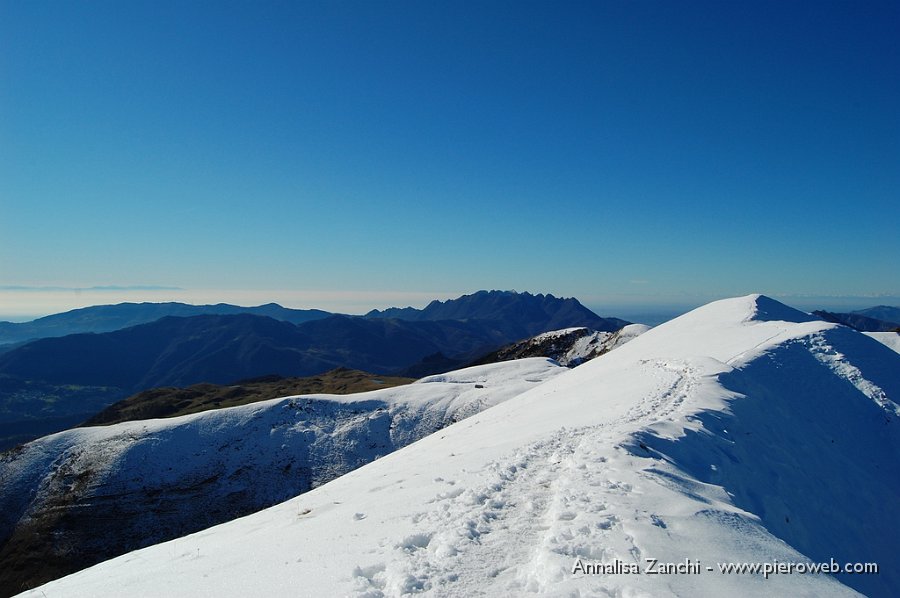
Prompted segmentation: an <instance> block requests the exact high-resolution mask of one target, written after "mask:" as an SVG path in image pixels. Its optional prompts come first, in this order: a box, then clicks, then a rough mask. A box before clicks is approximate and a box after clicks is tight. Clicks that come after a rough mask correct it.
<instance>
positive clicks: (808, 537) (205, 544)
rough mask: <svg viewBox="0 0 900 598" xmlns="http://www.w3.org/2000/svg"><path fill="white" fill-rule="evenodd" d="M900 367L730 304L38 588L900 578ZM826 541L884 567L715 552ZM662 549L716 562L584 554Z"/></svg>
mask: <svg viewBox="0 0 900 598" xmlns="http://www.w3.org/2000/svg"><path fill="white" fill-rule="evenodd" d="M898 371H900V355H898V354H897V353H895V352H893V351H891V350H889V349H888V348H886V347H884V346H883V345H881V344H879V343H877V342H876V341H874V340H872V339H870V338H868V337H866V336H864V335H862V334H859V333H856V332H854V331H852V330H848V329H846V328H843V327H839V326H835V325H833V324H828V323H825V322H821V321H812V320H809V319H808V317H807V316H806V315H805V314H802V312H797V311H796V310H791V309H790V308H788V307H787V306H783V305H781V304H779V303H777V302H774V301H772V300H771V299H768V298H766V297H762V296H758V295H751V296H748V297H740V298H736V299H730V300H725V301H718V302H715V303H712V304H709V305H707V306H704V307H702V308H700V309H698V310H695V311H693V312H691V313H689V314H685V315H684V316H682V317H680V318H677V319H675V320H672V321H670V322H667V323H665V324H662V325H660V326H658V327H656V328H653V329H651V330H649V331H647V332H646V333H644V334H642V335H640V336H639V337H638V338H635V339H634V340H632V341H631V342H629V343H628V344H626V345H624V346H622V347H620V348H618V349H616V350H615V351H612V352H610V353H608V354H605V355H603V356H601V357H599V358H597V359H594V360H592V361H590V362H588V363H586V364H584V365H582V366H579V367H578V368H575V369H572V370H568V371H566V373H564V374H563V375H559V376H556V377H554V378H553V379H551V380H548V381H546V382H544V383H543V384H540V385H537V386H535V387H534V388H533V389H531V390H528V391H526V392H524V393H523V394H521V395H519V396H516V397H514V398H511V399H510V400H507V401H505V402H503V403H501V404H498V405H497V406H495V407H492V408H490V409H487V410H485V411H482V412H481V413H479V414H477V415H474V416H472V417H470V418H468V419H466V420H464V421H461V422H459V423H457V424H455V425H452V426H450V427H448V428H445V429H444V430H442V431H441V432H440V433H439V434H434V435H431V436H428V437H426V438H423V439H422V440H420V441H418V442H415V443H413V444H411V445H409V446H407V447H405V448H403V449H400V450H398V451H396V452H394V453H392V454H391V455H388V456H386V457H384V458H382V459H379V460H377V461H375V462H373V463H371V464H369V465H366V466H364V467H361V468H359V469H357V470H355V471H353V472H351V473H349V474H347V475H345V476H342V477H340V478H337V479H335V480H333V481H332V482H329V483H327V484H324V485H323V486H321V487H319V488H316V489H314V490H312V491H311V492H309V493H306V494H304V495H302V496H300V497H298V498H296V499H292V500H289V501H287V502H285V503H283V504H280V505H277V506H275V507H272V508H270V509H266V510H265V511H262V512H260V513H257V514H255V515H252V516H249V517H246V518H243V519H241V520H238V521H234V522H231V523H228V524H224V525H221V526H218V527H215V528H212V529H209V530H206V531H204V532H200V533H198V534H194V535H191V536H188V537H185V538H181V539H179V540H177V541H174V542H168V543H165V544H162V545H158V546H154V547H151V548H148V549H145V550H142V551H138V552H135V553H131V554H129V555H125V556H123V557H120V558H117V559H114V560H111V561H108V562H106V563H103V564H101V565H98V566H96V567H93V568H91V569H88V570H86V571H83V572H80V573H78V574H75V575H73V576H70V577H68V578H65V579H62V580H59V581H58V582H54V583H50V584H47V585H46V586H44V587H42V588H40V589H38V590H36V591H35V592H33V593H32V594H30V595H34V596H41V595H42V593H43V594H46V595H47V596H54V595H60V594H61V595H66V596H102V595H110V596H113V595H123V594H129V595H130V594H143V595H147V594H158V595H170V596H179V595H181V596H193V595H196V594H198V593H205V594H209V595H217V596H219V595H221V596H240V595H259V594H266V595H291V594H293V593H296V592H297V591H298V590H299V589H302V590H299V591H302V592H303V593H305V594H309V595H328V596H331V595H356V596H369V597H373V596H401V595H405V594H413V593H424V594H425V595H433V596H470V595H475V594H481V595H505V596H512V595H516V596H518V595H528V594H535V595H537V594H539V595H581V596H605V595H614V596H625V595H634V596H638V595H650V596H726V595H741V596H766V597H770V596H850V595H857V594H856V592H855V591H854V589H856V590H859V591H862V592H864V593H865V594H867V595H872V596H889V595H895V594H896V590H897V588H898V587H900V573H898V572H900V568H898V566H897V565H898V557H897V555H898V554H900V520H898V518H897V517H896V504H897V502H898V498H900V476H898V475H897V473H898V471H897V469H898V465H897V464H898V463H900V429H898V423H897V422H898V420H897V418H896V417H894V416H893V415H892V414H891V413H890V409H888V407H889V404H888V403H886V402H885V401H890V402H891V403H895V402H896V401H897V400H898V397H900V377H898V375H897V372H898ZM421 386H425V387H427V386H428V384H423V385H421ZM830 558H834V559H835V560H836V561H838V562H839V563H852V562H871V563H878V564H879V566H880V572H879V574H877V575H837V576H834V577H832V576H825V575H810V574H806V575H804V574H794V575H771V576H769V578H768V579H763V578H762V577H761V576H759V575H750V574H743V575H741V574H723V573H720V572H719V571H718V569H717V565H718V563H744V562H747V563H772V562H773V561H774V560H777V561H779V562H791V563H808V562H828V560H829V559H830ZM652 560H656V561H658V562H661V563H685V562H687V563H694V562H696V563H698V565H697V566H698V568H699V571H698V572H697V573H696V574H694V573H691V574H685V575H647V574H624V573H618V574H617V573H605V574H597V575H593V574H586V573H584V571H583V570H579V569H578V568H577V563H579V562H582V563H588V564H594V565H595V566H605V567H608V568H614V567H615V566H616V564H625V565H628V566H638V567H639V568H640V569H641V570H642V571H643V570H645V569H646V567H647V566H648V565H649V564H650V562H651V561H652ZM706 567H711V568H712V569H713V570H712V571H710V570H707V568H706ZM845 584H846V585H845ZM851 588H854V589H851Z"/></svg>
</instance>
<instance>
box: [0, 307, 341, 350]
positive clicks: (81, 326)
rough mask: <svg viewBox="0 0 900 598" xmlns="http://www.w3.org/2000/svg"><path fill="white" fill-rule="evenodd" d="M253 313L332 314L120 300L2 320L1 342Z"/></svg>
mask: <svg viewBox="0 0 900 598" xmlns="http://www.w3.org/2000/svg"><path fill="white" fill-rule="evenodd" d="M245 313H246V314H253V315H257V316H268V317H270V318H273V319H275V320H281V321H284V322H290V323H292V324H300V323H302V322H309V321H311V320H317V319H321V318H327V317H328V316H330V315H332V314H331V313H329V312H327V311H322V310H320V309H290V308H287V307H282V306H280V305H278V304H277V303H267V304H265V305H259V306H256V307H241V306H239V305H231V304H228V303H217V304H215V305H189V304H187V303H176V302H168V303H118V304H115V305H95V306H92V307H83V308H80V309H73V310H71V311H67V312H64V313H59V314H53V315H49V316H45V317H43V318H38V319H36V320H32V321H31V322H18V323H17V322H0V345H3V344H11V343H20V342H23V341H29V340H35V339H39V338H49V337H59V336H67V335H69V334H80V333H85V332H112V331H114V330H121V329H123V328H129V327H131V326H137V325H139V324H147V323H149V322H154V321H156V320H159V319H160V318H164V317H166V316H179V317H188V316H198V315H235V314H245Z"/></svg>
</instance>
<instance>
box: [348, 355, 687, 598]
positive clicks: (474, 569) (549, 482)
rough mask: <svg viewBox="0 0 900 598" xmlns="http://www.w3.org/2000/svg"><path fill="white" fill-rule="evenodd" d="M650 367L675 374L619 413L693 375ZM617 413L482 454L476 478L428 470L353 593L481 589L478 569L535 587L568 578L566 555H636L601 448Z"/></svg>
mask: <svg viewBox="0 0 900 598" xmlns="http://www.w3.org/2000/svg"><path fill="white" fill-rule="evenodd" d="M652 367H653V368H660V369H665V370H668V371H672V372H675V373H676V374H677V380H676V381H675V382H674V383H673V384H672V385H671V386H670V387H665V386H664V387H663V388H662V389H661V391H660V392H659V393H658V394H654V395H652V396H649V397H647V398H646V399H645V400H644V401H642V403H641V404H640V405H638V406H636V407H635V408H633V409H632V410H630V411H629V412H628V413H627V414H626V415H625V416H624V417H623V418H622V420H623V421H625V422H639V421H640V420H650V419H651V418H653V419H655V418H659V417H667V416H669V415H671V413H673V412H674V411H675V410H677V408H678V406H679V405H680V404H681V403H682V402H683V399H684V396H685V393H687V392H688V391H689V389H690V387H691V386H692V385H693V384H694V378H693V376H692V374H693V372H691V371H690V370H689V369H688V368H686V367H684V366H681V365H678V364H671V363H654V364H652ZM617 423H619V422H612V423H610V424H604V425H600V426H591V427H587V428H581V429H578V430H567V429H561V430H559V431H558V432H556V433H555V434H554V435H553V436H552V437H551V438H549V439H547V440H544V441H540V442H537V443H534V444H532V445H530V446H528V447H525V448H523V449H522V450H520V451H519V452H517V453H516V454H515V455H514V456H513V457H512V458H510V459H507V460H504V461H503V462H493V463H491V464H490V465H489V466H488V468H487V469H488V471H489V476H488V481H487V482H486V483H485V484H484V485H483V486H482V487H480V488H463V487H461V486H458V485H457V484H456V483H455V482H454V481H452V480H444V479H442V478H436V479H435V480H434V481H435V482H436V483H437V484H439V485H440V486H442V487H443V488H442V490H441V491H440V492H438V494H437V495H436V496H435V498H434V499H433V500H432V501H431V504H430V505H429V508H428V509H427V510H425V511H423V512H420V513H417V514H416V515H414V516H413V517H412V523H414V524H415V526H416V528H418V529H420V530H422V531H419V532H416V533H414V534H411V535H409V536H407V537H405V538H403V539H402V540H400V541H399V542H396V541H395V542H394V546H393V550H392V554H391V558H390V559H389V561H388V562H387V563H379V564H376V565H373V566H370V567H356V569H355V570H354V571H353V577H354V578H355V580H356V583H357V587H356V589H357V591H358V593H359V594H358V595H359V596H362V597H365V598H380V597H383V596H402V595H404V594H413V593H421V592H427V593H435V594H443V593H459V591H461V590H462V589H463V587H461V586H465V593H466V594H468V595H472V594H473V593H477V592H479V591H483V590H479V589H478V588H479V587H484V581H485V580H488V579H492V580H493V581H494V582H497V583H500V584H501V585H500V586H497V585H493V587H494V588H497V587H502V588H504V589H505V591H507V592H509V593H513V594H515V593H524V592H527V593H532V592H533V593H539V592H543V591H546V590H547V589H548V588H549V587H551V586H552V584H554V583H556V582H559V581H562V580H564V579H566V578H568V577H569V576H570V575H571V567H572V564H573V562H574V560H575V559H576V558H581V559H584V560H586V561H587V560H590V561H598V562H613V561H614V560H615V559H619V560H622V561H626V562H640V559H641V551H640V549H639V548H638V547H637V546H636V545H635V543H634V541H633V539H632V538H631V536H629V535H628V534H627V533H626V532H625V531H624V529H623V526H622V521H623V519H625V518H627V517H632V516H634V513H633V512H632V513H621V512H614V510H615V507H614V506H613V505H616V504H620V505H621V504H622V501H621V500H620V501H617V500H616V499H615V497H616V496H620V497H621V496H623V495H627V494H629V493H631V492H632V490H633V488H632V486H631V485H630V484H629V483H626V482H624V481H621V480H619V479H617V475H616V471H615V468H614V467H613V466H612V464H610V463H609V461H608V458H607V457H606V456H604V455H603V454H601V453H603V452H604V451H605V452H606V453H607V454H608V452H609V447H610V446H611V445H613V444H615V443H616V441H617V440H621V438H616V436H615V431H614V429H615V427H616V424H617ZM617 450H621V449H617ZM654 523H655V524H656V522H655V521H654ZM662 525H664V524H662ZM467 581H468V582H469V583H466V582H467ZM457 586H460V587H458V588H457V589H456V590H455V589H454V588H455V587H457Z"/></svg>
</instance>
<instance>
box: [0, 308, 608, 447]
mask: <svg viewBox="0 0 900 598" xmlns="http://www.w3.org/2000/svg"><path fill="white" fill-rule="evenodd" d="M440 305H441V306H442V307H441V309H442V310H443V312H442V313H441V314H436V313H435V309H434V308H433V309H432V310H431V311H430V312H429V313H430V314H431V315H432V316H436V315H456V316H459V319H441V320H432V319H427V317H426V318H423V319H419V320H409V319H399V318H387V317H362V316H346V315H340V314H332V315H328V316H327V317H318V318H317V319H313V320H310V321H306V322H301V323H300V324H298V325H294V324H292V323H290V322H287V321H279V320H277V319H273V318H271V317H265V316H260V315H253V314H248V313H240V314H234V315H211V314H205V315H195V316H189V317H177V316H166V317H163V318H161V319H158V320H155V321H153V322H149V323H144V324H139V325H137V326H132V327H129V328H124V329H121V330H115V331H111V332H103V333H82V334H75V335H68V336H63V337H58V338H44V339H39V340H36V341H32V342H29V343H26V344H24V345H22V346H19V347H16V348H13V349H10V350H8V351H7V352H5V353H2V354H0V376H5V377H6V378H7V379H8V380H9V384H8V385H7V386H9V387H10V388H16V389H18V390H16V391H15V392H16V393H17V394H15V395H12V394H4V393H3V392H2V388H0V424H4V423H6V424H11V423H14V422H23V423H24V422H29V425H30V424H31V423H33V422H32V420H33V419H34V418H35V417H39V418H41V419H46V420H51V419H53V418H55V417H59V416H60V415H63V414H62V413H59V411H60V410H61V409H63V408H64V407H65V406H67V405H68V402H67V401H66V399H65V397H64V396H58V397H57V398H56V399H55V400H54V401H52V402H50V401H42V400H41V397H40V394H39V393H30V394H29V393H25V394H23V391H22V390H21V388H22V387H23V386H27V384H28V383H31V382H40V383H41V384H45V385H46V384H50V385H53V386H54V388H58V389H65V388H66V387H68V386H70V385H71V386H76V387H79V388H82V387H83V388H88V387H95V388H98V387H102V388H103V391H102V396H97V397H94V398H90V401H89V404H90V405H91V406H92V409H93V410H94V411H93V412H94V413H96V412H97V411H99V410H100V409H103V408H104V407H106V406H108V405H110V404H111V403H113V402H115V401H118V400H120V399H123V398H125V397H127V396H129V395H131V394H134V393H136V392H140V391H142V390H146V389H149V388H154V387H160V386H189V385H192V384H198V383H202V382H209V383H216V384H227V383H232V382H234V381H235V380H240V379H245V378H253V377H257V376H264V375H269V374H277V375H280V376H312V375H316V374H320V373H323V372H326V371H329V370H333V369H335V368H338V367H347V368H352V369H357V370H363V371H367V372H372V373H375V374H380V375H403V376H409V377H421V376H425V375H429V374H433V373H438V372H444V371H448V370H450V369H455V368H457V367H460V366H461V365H463V364H466V363H470V362H471V361H473V360H474V359H476V358H477V357H480V356H481V355H483V354H485V353H487V352H489V351H492V350H495V349H497V348H498V347H501V346H503V345H506V344H509V343H511V342H514V341H517V340H519V339H522V338H528V337H531V336H534V335H535V334H538V333H541V332H546V331H548V330H553V329H556V328H559V327H572V326H582V325H585V322H589V323H590V325H592V326H602V327H604V328H614V327H615V326H616V325H617V324H618V322H620V320H617V319H613V318H610V319H604V318H600V317H599V316H597V315H596V314H594V313H593V312H591V311H590V310H588V309H587V308H584V307H583V306H581V304H580V303H578V302H577V301H576V300H574V299H567V300H562V299H556V298H554V297H552V296H549V295H547V296H545V295H531V294H527V293H522V294H518V293H503V292H498V291H492V292H481V293H476V294H475V295H472V296H466V297H461V298H460V299H459V300H453V301H448V302H444V303H443V304H440ZM273 309H275V308H273ZM281 309H283V308H278V310H281ZM426 310H427V308H426ZM276 311H277V310H276ZM423 311H425V310H423ZM321 313H324V312H320V313H317V314H315V315H316V316H319V315H321ZM304 315H309V314H304ZM486 316H493V317H494V318H495V319H491V318H490V317H486ZM79 393H80V395H79V396H80V397H81V400H82V401H84V400H85V399H84V395H85V391H84V390H79ZM63 394H64V393H63ZM23 397H24V401H23V400H22V398H23ZM13 404H14V406H15V409H11V408H9V407H11V406H13ZM84 411H85V409H79V410H77V413H79V414H80V413H84ZM75 413H76V412H74V411H72V409H66V410H65V415H67V416H73V415H75ZM59 429H62V428H58V427H57V428H55V429H53V428H48V429H45V430H43V432H44V433H50V432H53V431H57V430H59ZM3 446H4V444H3V437H2V436H0V447H3Z"/></svg>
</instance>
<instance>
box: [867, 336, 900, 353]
mask: <svg viewBox="0 0 900 598" xmlns="http://www.w3.org/2000/svg"><path fill="white" fill-rule="evenodd" d="M863 334H865V335H866V336H870V337H872V338H874V339H875V340H876V341H878V342H879V343H883V344H885V345H887V346H888V347H890V348H891V349H893V350H894V351H896V352H898V353H900V334H898V333H896V332H863Z"/></svg>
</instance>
